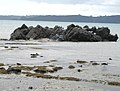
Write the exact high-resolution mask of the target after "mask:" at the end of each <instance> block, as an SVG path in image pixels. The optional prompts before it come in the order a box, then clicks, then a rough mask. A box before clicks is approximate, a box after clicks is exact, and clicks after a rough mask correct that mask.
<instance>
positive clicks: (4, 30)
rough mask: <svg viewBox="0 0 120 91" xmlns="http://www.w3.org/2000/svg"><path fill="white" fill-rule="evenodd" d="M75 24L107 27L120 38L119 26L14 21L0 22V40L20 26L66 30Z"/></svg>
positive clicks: (78, 23) (7, 36) (89, 24)
mask: <svg viewBox="0 0 120 91" xmlns="http://www.w3.org/2000/svg"><path fill="white" fill-rule="evenodd" d="M72 23H73V24H77V25H80V26H82V27H83V26H85V25H88V26H90V27H92V26H96V27H109V29H110V30H111V33H112V34H118V36H120V24H108V23H80V22H50V21H16V20H0V38H9V37H10V34H11V33H12V32H13V31H14V30H15V29H16V28H17V27H20V26H21V25H22V24H26V25H27V26H36V25H38V24H39V25H41V26H43V27H45V26H48V27H54V26H55V25H59V26H63V27H64V28H66V27H67V26H68V25H69V24H72Z"/></svg>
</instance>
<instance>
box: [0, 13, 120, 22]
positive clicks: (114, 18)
mask: <svg viewBox="0 0 120 91" xmlns="http://www.w3.org/2000/svg"><path fill="white" fill-rule="evenodd" d="M0 20H27V21H58V22H90V23H120V15H111V16H97V17H93V16H82V15H29V16H14V15H8V16H7V15H6V16H4V15H0Z"/></svg>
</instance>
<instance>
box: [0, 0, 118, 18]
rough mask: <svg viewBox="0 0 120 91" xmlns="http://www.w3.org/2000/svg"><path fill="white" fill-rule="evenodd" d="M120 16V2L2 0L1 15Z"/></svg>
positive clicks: (107, 0)
mask: <svg viewBox="0 0 120 91" xmlns="http://www.w3.org/2000/svg"><path fill="white" fill-rule="evenodd" d="M78 14H80V15H85V16H104V15H120V0H0V15H78Z"/></svg>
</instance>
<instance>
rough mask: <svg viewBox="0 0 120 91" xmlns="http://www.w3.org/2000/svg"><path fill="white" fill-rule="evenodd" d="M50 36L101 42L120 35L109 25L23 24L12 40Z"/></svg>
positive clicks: (50, 37) (63, 39) (66, 39)
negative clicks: (44, 25) (113, 33)
mask: <svg viewBox="0 0 120 91" xmlns="http://www.w3.org/2000/svg"><path fill="white" fill-rule="evenodd" d="M41 38H49V39H52V40H57V41H73V42H99V41H117V40H118V35H117V34H115V35H112V34H111V33H110V29H109V28H108V27H101V28H96V27H92V28H89V27H88V26H87V25H86V26H84V27H83V28H82V27H81V26H79V25H74V24H71V25H69V26H67V29H64V28H63V27H61V26H55V27H54V28H49V27H45V28H44V27H42V26H40V25H37V26H36V27H33V26H31V27H27V26H26V25H25V24H23V25H22V26H21V27H19V28H17V29H15V31H14V32H13V33H12V34H11V37H10V40H20V39H22V40H29V39H41Z"/></svg>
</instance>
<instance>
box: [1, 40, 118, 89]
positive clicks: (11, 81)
mask: <svg viewBox="0 0 120 91" xmlns="http://www.w3.org/2000/svg"><path fill="white" fill-rule="evenodd" d="M118 43H119V42H118ZM115 46H116V43H114V42H104V43H103V42H98V43H97V42H96V43H89V42H79V43H78V42H56V41H51V40H48V39H44V40H37V41H35V40H34V41H33V40H31V41H0V53H1V55H0V58H1V60H0V63H3V64H4V66H0V67H4V68H5V69H8V67H9V66H12V67H17V66H18V65H17V63H19V64H20V67H21V66H24V67H26V66H27V67H35V66H36V67H37V66H39V67H41V66H45V67H47V68H49V69H50V68H51V67H53V66H55V67H62V69H61V70H58V71H56V72H46V73H45V75H42V76H41V75H40V76H38V75H39V74H41V73H34V72H33V70H23V69H22V70H21V71H22V72H21V73H19V74H15V73H10V74H0V89H1V91H119V89H120V85H119V84H120V71H119V68H120V66H119V65H120V61H119V58H120V57H119V55H118V54H119V53H120V51H119V46H116V47H115ZM96 49H97V51H96ZM109 49H111V50H109ZM36 53H37V54H39V55H38V56H35V57H34V58H32V57H31V54H36ZM111 53H112V54H111ZM81 62H83V63H81ZM84 62H85V63H84ZM105 63H106V64H105ZM25 72H26V73H25ZM27 72H30V73H29V74H28V73H27ZM36 74H37V76H36ZM44 76H46V77H44ZM48 76H49V78H50V79H49V78H48ZM76 79H77V80H76Z"/></svg>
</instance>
